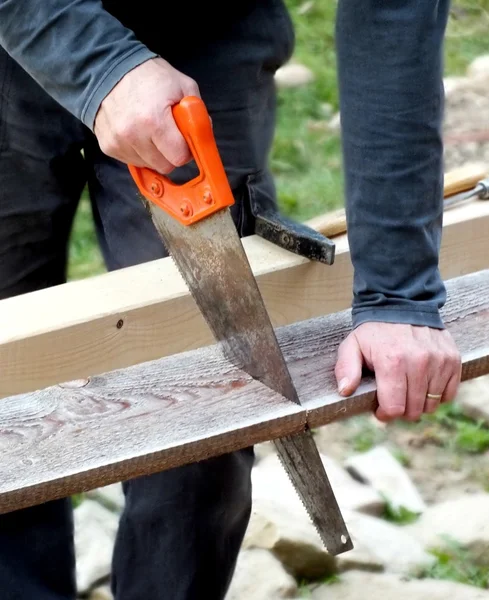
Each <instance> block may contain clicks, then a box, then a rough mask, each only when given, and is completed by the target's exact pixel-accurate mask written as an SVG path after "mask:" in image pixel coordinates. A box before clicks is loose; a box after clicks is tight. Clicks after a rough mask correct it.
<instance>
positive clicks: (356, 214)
mask: <svg viewBox="0 0 489 600" xmlns="http://www.w3.org/2000/svg"><path fill="white" fill-rule="evenodd" d="M448 8H449V0H437V1H436V2H431V1H430V0H361V1H358V0H339V4H338V13H337V38H336V39H337V56H338V78H339V90H340V114H341V125H342V144H343V158H344V172H345V193H346V212H347V222H348V232H349V234H348V235H349V244H350V249H351V260H352V264H353V267H354V288H353V304H352V318H353V326H354V327H357V326H358V325H360V324H361V323H364V322H366V321H386V322H392V323H408V324H412V325H425V326H430V327H435V328H443V327H444V325H443V322H442V320H441V318H440V313H439V309H440V308H441V307H442V306H443V304H444V303H445V301H446V296H445V287H444V284H443V281H442V279H441V277H440V273H439V270H438V258H439V246H440V241H441V233H442V217H443V146H442V116H443V100H444V96H443V79H442V74H443V67H442V65H443V37H444V32H445V28H446V21H447V16H448Z"/></svg>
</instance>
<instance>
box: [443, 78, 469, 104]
mask: <svg viewBox="0 0 489 600" xmlns="http://www.w3.org/2000/svg"><path fill="white" fill-rule="evenodd" d="M467 81H468V79H467V77H445V79H444V80H443V87H444V88H445V97H446V98H447V99H449V98H450V97H451V96H452V94H454V93H456V92H457V91H458V90H460V89H461V88H463V87H464V86H466V85H467Z"/></svg>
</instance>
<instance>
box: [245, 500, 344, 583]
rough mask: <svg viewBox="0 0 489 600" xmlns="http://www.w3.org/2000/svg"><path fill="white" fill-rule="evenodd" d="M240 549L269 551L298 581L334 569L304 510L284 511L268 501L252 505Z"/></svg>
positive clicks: (332, 561)
mask: <svg viewBox="0 0 489 600" xmlns="http://www.w3.org/2000/svg"><path fill="white" fill-rule="evenodd" d="M243 548H262V549H265V550H270V551H271V552H273V554H274V555H275V556H276V557H277V558H278V559H279V560H280V561H281V563H282V564H283V565H284V567H285V568H286V569H287V570H288V571H290V572H291V573H292V574H293V575H294V576H295V577H297V578H307V579H313V578H316V577H321V576H324V575H327V574H330V573H331V572H333V571H334V569H335V560H334V557H333V556H331V555H330V554H328V553H327V552H326V550H325V548H324V546H323V544H322V542H321V539H320V537H319V535H318V533H317V531H316V529H315V528H314V525H313V524H312V523H311V521H310V520H309V517H308V516H307V513H306V512H305V510H304V509H302V511H300V510H299V511H298V510H296V509H294V507H292V508H287V507H285V506H283V505H280V504H279V503H277V502H274V501H273V500H270V499H265V498H261V499H259V500H256V501H255V502H254V504H253V509H252V514H251V518H250V523H249V526H248V529H247V531H246V535H245V539H244V541H243Z"/></svg>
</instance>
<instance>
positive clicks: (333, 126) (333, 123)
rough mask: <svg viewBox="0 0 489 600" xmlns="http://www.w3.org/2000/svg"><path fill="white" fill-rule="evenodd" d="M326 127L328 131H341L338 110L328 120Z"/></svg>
mask: <svg viewBox="0 0 489 600" xmlns="http://www.w3.org/2000/svg"><path fill="white" fill-rule="evenodd" d="M328 128H329V130H330V131H334V132H336V133H339V132H340V131H341V115H340V113H339V112H338V113H336V114H335V115H334V116H333V117H332V119H331V120H330V121H329V123H328Z"/></svg>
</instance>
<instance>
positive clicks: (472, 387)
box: [456, 375, 489, 425]
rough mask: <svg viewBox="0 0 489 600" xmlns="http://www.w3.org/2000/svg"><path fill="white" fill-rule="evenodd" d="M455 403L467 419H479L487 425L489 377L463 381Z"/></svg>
mask: <svg viewBox="0 0 489 600" xmlns="http://www.w3.org/2000/svg"><path fill="white" fill-rule="evenodd" d="M456 403H457V405H458V406H460V408H461V410H462V412H463V413H464V415H466V416H467V417H469V418H471V419H474V420H475V421H478V420H479V419H481V420H482V421H484V422H485V423H486V424H488V425H489V376H487V375H485V376H483V377H478V378H477V379H471V380H469V381H464V382H463V383H462V384H461V385H460V388H459V391H458V394H457V398H456Z"/></svg>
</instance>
